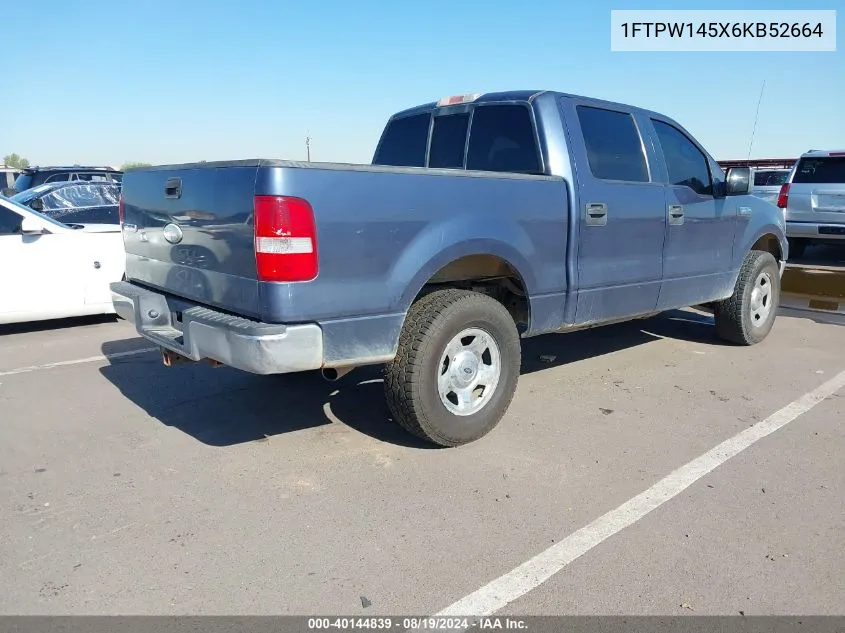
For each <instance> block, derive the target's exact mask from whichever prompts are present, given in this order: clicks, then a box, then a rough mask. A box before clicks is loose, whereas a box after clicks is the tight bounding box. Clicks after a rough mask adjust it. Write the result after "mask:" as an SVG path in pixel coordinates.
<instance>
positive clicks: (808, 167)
mask: <svg viewBox="0 0 845 633" xmlns="http://www.w3.org/2000/svg"><path fill="white" fill-rule="evenodd" d="M792 182H794V183H810V184H825V183H829V184H845V156H841V157H840V156H829V157H828V156H820V157H818V158H816V157H813V158H802V159H801V160H800V161H799V162H798V168H797V169H796V170H795V175H794V176H793V177H792Z"/></svg>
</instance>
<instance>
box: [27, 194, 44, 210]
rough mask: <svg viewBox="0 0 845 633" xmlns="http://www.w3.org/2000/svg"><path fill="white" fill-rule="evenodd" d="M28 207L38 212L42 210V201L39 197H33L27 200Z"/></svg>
mask: <svg viewBox="0 0 845 633" xmlns="http://www.w3.org/2000/svg"><path fill="white" fill-rule="evenodd" d="M29 208H30V209H32V210H33V211H38V212H39V213H40V212H41V211H43V210H44V201H43V200H42V199H41V198H33V199H32V200H30V201H29Z"/></svg>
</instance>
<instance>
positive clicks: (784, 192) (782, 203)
mask: <svg viewBox="0 0 845 633" xmlns="http://www.w3.org/2000/svg"><path fill="white" fill-rule="evenodd" d="M788 200H789V183H788V182H785V183H783V184H782V185H781V186H780V192H779V193H778V207H780V208H781V209H785V208H786V203H787V201H788Z"/></svg>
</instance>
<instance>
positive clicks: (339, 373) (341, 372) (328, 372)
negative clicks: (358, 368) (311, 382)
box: [322, 366, 355, 382]
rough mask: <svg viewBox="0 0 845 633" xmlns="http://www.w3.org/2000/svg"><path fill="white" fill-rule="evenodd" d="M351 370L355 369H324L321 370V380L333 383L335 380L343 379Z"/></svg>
mask: <svg viewBox="0 0 845 633" xmlns="http://www.w3.org/2000/svg"><path fill="white" fill-rule="evenodd" d="M353 369H355V367H354V366H352V367H324V368H323V370H322V372H323V378H325V379H326V380H328V381H329V382H335V381H336V380H340V379H341V378H343V377H344V376H345V375H346V374H348V373H349V372H350V371H352V370H353Z"/></svg>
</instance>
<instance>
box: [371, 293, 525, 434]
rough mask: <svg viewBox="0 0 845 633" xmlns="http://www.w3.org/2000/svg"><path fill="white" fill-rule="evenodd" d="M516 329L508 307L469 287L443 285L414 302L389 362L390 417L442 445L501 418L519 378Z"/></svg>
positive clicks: (478, 431) (488, 427)
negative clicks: (397, 346) (395, 351)
mask: <svg viewBox="0 0 845 633" xmlns="http://www.w3.org/2000/svg"><path fill="white" fill-rule="evenodd" d="M520 361H521V349H520V340H519V333H518V332H517V329H516V325H515V324H514V320H513V318H512V317H511V315H510V313H509V312H508V311H507V310H506V309H505V307H504V306H503V305H502V304H501V303H499V302H498V301H496V300H495V299H492V298H491V297H488V296H486V295H483V294H480V293H476V292H470V291H467V290H457V289H448V290H438V291H435V292H432V293H431V294H428V295H426V296H424V297H423V298H422V299H420V300H418V301H417V302H416V303H414V304H413V305H412V306H411V309H410V311H409V312H408V316H407V317H406V319H405V325H404V327H403V329H402V333H401V335H400V338H399V348H398V350H397V354H396V357H395V358H394V360H393V361H391V362H390V363H389V364H388V365H387V366H386V368H385V379H384V386H385V395H386V397H387V403H388V407H389V408H390V411H391V413H392V415H393V419H394V420H395V421H396V422H397V423H398V424H400V425H401V426H402V427H403V428H404V429H406V430H407V431H409V432H410V433H412V434H414V435H416V436H417V437H420V438H422V439H425V440H427V441H429V442H432V443H434V444H438V445H440V446H458V445H460V444H466V443H469V442H472V441H475V440H477V439H479V438H481V437H483V436H484V435H486V434H487V433H489V432H490V431H491V430H493V428H494V427H495V426H496V425H497V424H498V423H499V421H500V420H501V418H502V416H503V415H504V413H505V411H506V410H507V408H508V406H510V403H511V400H512V399H513V395H514V392H515V391H516V385H517V381H518V379H519V368H520Z"/></svg>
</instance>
